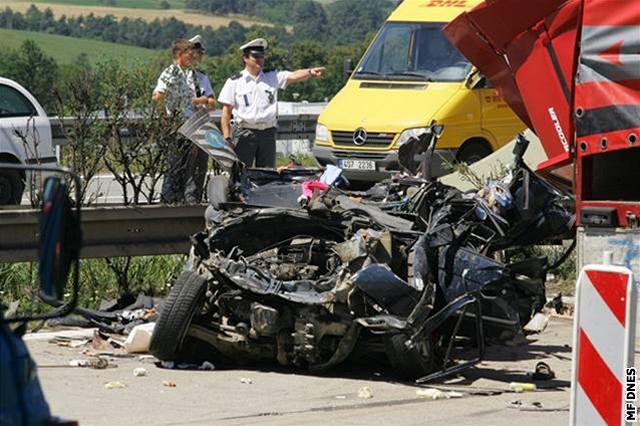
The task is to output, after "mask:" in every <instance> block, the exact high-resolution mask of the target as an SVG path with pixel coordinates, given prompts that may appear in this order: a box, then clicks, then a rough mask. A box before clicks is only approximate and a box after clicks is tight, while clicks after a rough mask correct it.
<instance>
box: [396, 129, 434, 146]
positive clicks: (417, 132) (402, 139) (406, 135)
mask: <svg viewBox="0 0 640 426" xmlns="http://www.w3.org/2000/svg"><path fill="white" fill-rule="evenodd" d="M428 131H429V130H428V129H427V128H426V127H417V128H415V129H406V130H404V131H403V132H402V133H400V136H399V137H398V140H397V141H396V147H398V148H400V147H401V146H402V145H404V144H405V143H407V142H409V140H411V139H412V138H415V139H418V138H419V137H420V136H422V135H424V134H425V133H427V132H428Z"/></svg>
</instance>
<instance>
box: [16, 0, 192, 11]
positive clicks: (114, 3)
mask: <svg viewBox="0 0 640 426" xmlns="http://www.w3.org/2000/svg"><path fill="white" fill-rule="evenodd" d="M13 1H20V2H24V3H29V2H31V0H13ZM37 2H38V3H50V4H70V5H74V6H106V7H128V8H132V9H163V7H162V5H161V3H162V0H37ZM167 3H168V4H169V7H170V8H171V9H184V0H167Z"/></svg>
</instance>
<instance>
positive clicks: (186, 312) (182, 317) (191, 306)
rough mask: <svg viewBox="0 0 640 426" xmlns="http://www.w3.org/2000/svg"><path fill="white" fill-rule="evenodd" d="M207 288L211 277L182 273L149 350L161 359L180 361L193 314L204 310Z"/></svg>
mask: <svg viewBox="0 0 640 426" xmlns="http://www.w3.org/2000/svg"><path fill="white" fill-rule="evenodd" d="M206 291H207V280H206V279H205V278H204V277H202V276H200V275H198V274H196V273H194V272H191V271H186V272H183V273H182V274H180V276H179V277H178V279H177V280H176V281H175V282H174V284H173V287H172V288H171V292H170V293H169V296H167V298H166V299H165V301H164V305H163V306H162V312H161V313H160V316H159V317H158V321H157V322H156V326H155V327H154V329H153V334H152V335H151V343H150V345H149V352H151V354H152V355H154V356H155V357H156V358H158V359H159V360H161V361H176V360H177V359H178V358H179V357H180V354H181V350H182V347H183V342H184V340H185V337H186V335H187V330H188V329H189V325H191V321H192V320H193V317H194V316H195V315H196V314H197V313H198V312H199V311H200V309H201V308H202V304H203V303H204V295H205V293H206Z"/></svg>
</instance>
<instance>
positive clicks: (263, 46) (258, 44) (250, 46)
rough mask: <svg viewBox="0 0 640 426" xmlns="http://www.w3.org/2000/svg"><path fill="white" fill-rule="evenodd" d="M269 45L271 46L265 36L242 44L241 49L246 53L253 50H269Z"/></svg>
mask: <svg viewBox="0 0 640 426" xmlns="http://www.w3.org/2000/svg"><path fill="white" fill-rule="evenodd" d="M268 47H269V43H267V40H265V39H263V38H256V39H254V40H251V41H250V42H249V43H245V44H243V45H242V46H240V50H242V51H243V52H245V53H247V52H252V51H254V52H264V51H265V50H267V48H268Z"/></svg>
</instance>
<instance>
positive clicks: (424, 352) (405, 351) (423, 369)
mask: <svg viewBox="0 0 640 426" xmlns="http://www.w3.org/2000/svg"><path fill="white" fill-rule="evenodd" d="M406 340H407V337H406V336H405V335H404V334H394V335H392V336H390V337H389V338H388V339H387V340H386V344H385V352H386V354H387V358H388V359H389V363H391V367H392V368H393V370H394V371H395V372H396V374H398V375H399V376H400V377H402V378H404V379H407V380H416V379H419V378H420V377H424V376H426V375H428V374H431V373H433V372H434V371H436V370H438V369H439V368H440V362H439V358H438V357H437V355H436V353H435V351H434V348H433V342H432V341H431V339H423V340H422V341H420V342H416V344H415V345H414V347H412V348H408V347H407V346H406V345H405V342H406Z"/></svg>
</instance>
